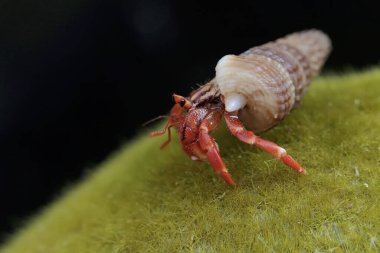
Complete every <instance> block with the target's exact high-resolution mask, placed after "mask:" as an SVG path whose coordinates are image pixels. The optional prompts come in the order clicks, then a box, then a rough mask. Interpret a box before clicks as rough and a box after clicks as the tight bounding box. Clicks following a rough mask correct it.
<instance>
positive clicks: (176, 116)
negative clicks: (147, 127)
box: [150, 104, 183, 149]
mask: <svg viewBox="0 0 380 253" xmlns="http://www.w3.org/2000/svg"><path fill="white" fill-rule="evenodd" d="M182 111H183V109H182V107H181V106H180V105H178V104H175V105H174V106H173V108H172V110H171V111H170V116H169V119H168V122H167V123H166V125H165V127H164V129H162V130H159V131H155V132H152V133H150V137H155V136H159V135H163V134H165V133H166V130H167V131H168V140H167V141H165V142H164V143H162V145H161V146H160V148H161V149H163V148H164V147H166V145H168V144H169V143H170V141H171V138H172V136H171V132H170V128H171V127H172V126H175V125H176V124H178V122H180V121H181V119H182V117H183V116H182Z"/></svg>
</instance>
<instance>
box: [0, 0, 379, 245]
mask: <svg viewBox="0 0 380 253" xmlns="http://www.w3.org/2000/svg"><path fill="white" fill-rule="evenodd" d="M354 2H356V3H354ZM374 2H375V1H374ZM377 11H378V8H377V6H375V5H372V4H371V3H369V2H363V1H351V2H350V1H344V2H343V1H342V2H336V1H317V0H315V1H299V2H291V1H279V2H278V3H277V2H275V1H265V0H264V1H263V0H260V1H246V2H239V1H229V3H228V4H225V3H222V2H221V1H220V2H214V3H206V2H204V1H189V2H185V1H182V2H181V1H170V0H141V1H138V0H135V1H120V2H118V1H106V0H103V1H102V0H50V1H47V0H34V1H27V0H2V1H0V194H1V195H0V197H1V201H0V238H4V236H6V235H7V234H8V233H9V232H10V231H12V230H13V229H15V228H16V227H18V226H20V224H22V222H23V220H24V219H25V218H26V217H28V215H30V214H32V213H33V212H35V211H36V210H38V208H40V207H41V206H43V205H45V204H46V203H48V202H49V201H50V200H51V199H53V198H54V197H55V196H56V195H57V194H58V193H59V192H60V190H61V189H62V188H63V187H64V186H66V185H68V184H71V183H72V182H75V181H76V180H78V178H79V177H80V176H81V175H83V173H84V171H85V170H89V169H91V168H92V167H94V166H95V165H96V164H97V163H99V162H100V161H102V160H103V159H104V158H105V157H106V156H107V154H109V153H110V152H112V151H113V150H116V149H117V148H118V147H119V146H120V145H121V144H122V143H123V142H124V141H126V140H128V139H130V138H131V137H132V136H133V135H134V134H135V133H137V132H138V131H140V130H141V124H142V123H143V122H145V121H147V120H149V119H151V118H154V117H155V116H157V115H161V114H165V113H166V112H167V111H168V110H169V109H170V107H171V105H172V101H171V94H172V93H173V92H176V93H178V94H183V95H187V94H188V93H189V92H190V91H191V88H192V87H195V85H196V84H200V83H202V82H203V81H205V80H207V79H209V78H210V77H212V76H213V73H214V67H215V65H216V62H217V61H218V59H220V58H221V57H222V56H223V55H225V54H231V53H234V54H237V53H240V52H242V51H244V50H246V49H248V48H249V47H251V46H254V45H258V44H261V43H265V42H267V41H269V40H273V39H276V38H278V37H280V36H283V35H285V34H287V33H290V32H294V31H298V30H302V29H307V28H319V29H322V30H324V31H325V32H326V33H328V34H329V35H330V37H331V38H332V41H333V46H334V51H333V53H332V55H331V57H330V59H329V61H328V62H327V65H326V69H328V70H333V71H342V70H346V69H349V68H355V69H362V68H365V67H367V66H373V65H375V64H378V61H379V48H380V39H379V24H380V23H379V20H378V15H379V14H378V13H377Z"/></svg>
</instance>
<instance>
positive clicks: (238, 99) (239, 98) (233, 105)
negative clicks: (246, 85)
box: [224, 93, 247, 112]
mask: <svg viewBox="0 0 380 253" xmlns="http://www.w3.org/2000/svg"><path fill="white" fill-rule="evenodd" d="M224 103H225V107H226V108H225V110H226V111H227V112H234V111H237V110H240V109H242V108H244V106H245V105H246V104H247V99H246V98H245V96H243V95H242V94H239V93H230V94H227V95H226V96H225V97H224Z"/></svg>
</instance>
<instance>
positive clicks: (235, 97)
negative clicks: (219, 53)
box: [214, 30, 331, 132]
mask: <svg viewBox="0 0 380 253" xmlns="http://www.w3.org/2000/svg"><path fill="white" fill-rule="evenodd" d="M330 51H331V42H330V39H329V38H328V36H327V35H326V34H324V33H323V32H321V31H318V30H307V31H302V32H297V33H293V34H290V35H288V36H286V37H284V38H281V39H278V40H276V41H274V42H269V43H266V44H264V45H262V46H258V47H253V48H251V49H249V50H247V51H245V52H244V53H242V54H240V55H226V56H224V57H223V58H222V59H220V60H219V62H218V64H217V66H216V68H215V69H216V76H215V79H214V82H215V83H216V85H217V86H218V88H219V89H220V92H221V94H222V95H223V97H224V102H225V110H226V111H229V112H232V111H237V110H239V118H240V119H241V120H242V121H243V122H244V123H245V125H246V126H247V128H249V129H251V130H253V131H255V132H260V131H265V130H267V129H269V128H271V127H273V126H275V125H276V124H278V123H279V122H280V121H282V120H283V119H284V117H285V116H286V115H288V114H289V112H290V111H291V110H292V109H293V108H294V107H295V106H296V105H297V103H298V102H299V101H300V99H301V98H302V96H303V94H304V91H305V90H306V88H307V87H308V85H309V84H310V81H311V80H312V79H313V78H314V77H315V76H316V75H317V74H318V73H319V71H320V69H321V67H322V65H323V64H324V62H325V60H326V58H327V56H328V54H329V53H330Z"/></svg>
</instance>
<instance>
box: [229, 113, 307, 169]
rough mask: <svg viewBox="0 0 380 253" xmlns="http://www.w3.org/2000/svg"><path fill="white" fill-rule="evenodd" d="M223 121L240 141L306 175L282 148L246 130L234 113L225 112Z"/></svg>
mask: <svg viewBox="0 0 380 253" xmlns="http://www.w3.org/2000/svg"><path fill="white" fill-rule="evenodd" d="M224 119H225V121H226V124H227V127H228V129H229V130H230V131H231V133H232V134H233V135H234V136H235V137H236V138H238V139H239V140H240V141H242V142H245V143H248V144H251V145H256V146H257V147H259V148H261V149H262V150H264V151H266V152H268V153H269V154H271V155H273V156H274V157H276V158H277V159H279V160H281V161H282V162H283V163H284V164H286V165H287V166H289V167H290V168H292V169H294V170H295V171H297V172H299V173H301V174H306V170H305V169H304V168H302V166H301V165H300V164H299V163H297V162H296V161H295V160H294V159H293V158H292V157H291V156H290V155H288V154H287V153H286V150H285V149H284V148H282V147H280V146H278V145H277V144H276V143H273V142H270V141H267V140H264V139H262V138H260V137H259V136H256V135H255V134H254V133H253V132H252V131H248V130H246V129H245V128H244V125H243V123H242V122H241V121H240V120H239V118H238V116H237V113H236V112H234V113H230V112H225V113H224Z"/></svg>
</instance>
